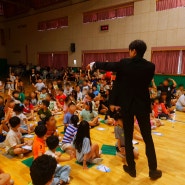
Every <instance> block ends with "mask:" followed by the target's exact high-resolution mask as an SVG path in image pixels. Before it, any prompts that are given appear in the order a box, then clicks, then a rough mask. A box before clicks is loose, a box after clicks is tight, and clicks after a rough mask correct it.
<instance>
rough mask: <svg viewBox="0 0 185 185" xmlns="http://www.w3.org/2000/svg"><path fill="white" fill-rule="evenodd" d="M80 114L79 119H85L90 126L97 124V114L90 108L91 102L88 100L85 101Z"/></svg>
mask: <svg viewBox="0 0 185 185" xmlns="http://www.w3.org/2000/svg"><path fill="white" fill-rule="evenodd" d="M80 116H81V120H85V121H87V122H88V123H89V125H90V126H91V127H95V126H97V125H99V121H98V114H97V112H95V111H93V110H92V103H91V102H90V101H89V102H86V103H85V108H84V109H83V110H82V112H81V113H80Z"/></svg>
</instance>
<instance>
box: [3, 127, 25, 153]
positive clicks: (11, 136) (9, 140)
mask: <svg viewBox="0 0 185 185" xmlns="http://www.w3.org/2000/svg"><path fill="white" fill-rule="evenodd" d="M21 138H22V134H21V132H20V130H19V129H18V131H17V132H15V131H13V130H12V129H10V131H9V132H8V134H7V136H6V140H5V146H6V148H5V150H6V151H8V150H9V149H10V148H12V147H14V146H16V145H19V144H21Z"/></svg>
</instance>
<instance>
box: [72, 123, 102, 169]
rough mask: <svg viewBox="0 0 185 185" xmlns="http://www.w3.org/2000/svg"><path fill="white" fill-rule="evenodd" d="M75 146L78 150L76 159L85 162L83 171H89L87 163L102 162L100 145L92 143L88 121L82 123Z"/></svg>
mask: <svg viewBox="0 0 185 185" xmlns="http://www.w3.org/2000/svg"><path fill="white" fill-rule="evenodd" d="M73 145H74V147H75V149H76V159H77V161H78V162H79V163H82V162H83V169H87V168H88V167H87V162H90V163H93V164H97V163H100V162H102V160H103V159H102V158H100V157H101V154H100V151H99V146H98V144H92V143H91V137H90V128H89V123H88V122H87V121H81V122H80V125H79V127H78V131H77V134H76V136H75V139H74V142H73Z"/></svg>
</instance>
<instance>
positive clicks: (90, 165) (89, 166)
mask: <svg viewBox="0 0 185 185" xmlns="http://www.w3.org/2000/svg"><path fill="white" fill-rule="evenodd" d="M75 163H76V164H78V165H80V166H83V162H81V163H79V162H78V161H76V162H75ZM94 165H95V164H92V163H88V162H87V167H88V168H92V167H93V166H94Z"/></svg>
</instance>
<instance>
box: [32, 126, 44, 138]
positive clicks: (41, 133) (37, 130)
mask: <svg viewBox="0 0 185 185" xmlns="http://www.w3.org/2000/svg"><path fill="white" fill-rule="evenodd" d="M46 132H47V128H46V126H45V125H44V124H40V125H38V126H36V127H35V134H36V135H37V136H38V137H40V138H41V137H43V136H45V135H46Z"/></svg>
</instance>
